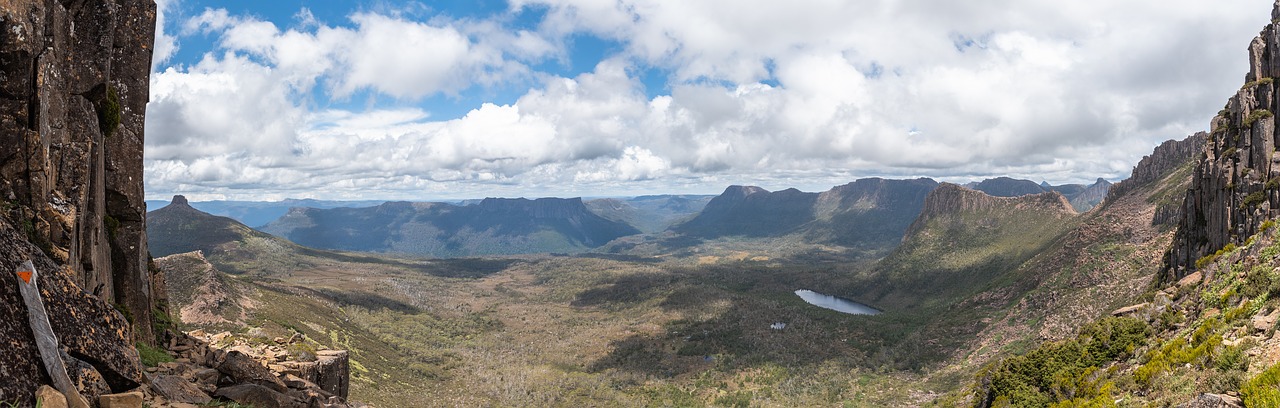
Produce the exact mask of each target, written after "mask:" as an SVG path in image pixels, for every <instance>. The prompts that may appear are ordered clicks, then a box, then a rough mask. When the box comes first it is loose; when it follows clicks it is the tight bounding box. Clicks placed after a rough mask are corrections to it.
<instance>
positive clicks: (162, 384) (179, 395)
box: [151, 374, 211, 404]
mask: <svg viewBox="0 0 1280 408" xmlns="http://www.w3.org/2000/svg"><path fill="white" fill-rule="evenodd" d="M151 390H152V391H155V392H156V394H159V395H161V396H163V397H165V398H167V399H168V400H169V401H174V402H185V403H188V404H203V403H206V402H209V400H211V398H209V395H208V394H205V393H204V391H201V390H200V388H199V387H197V386H196V385H195V384H192V383H191V382H190V381H187V379H185V378H182V377H179V376H176V375H167V374H161V375H157V376H155V377H152V378H151Z"/></svg>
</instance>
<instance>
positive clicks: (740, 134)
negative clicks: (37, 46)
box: [145, 0, 1271, 200]
mask: <svg viewBox="0 0 1280 408" xmlns="http://www.w3.org/2000/svg"><path fill="white" fill-rule="evenodd" d="M158 3H159V7H160V16H161V20H162V23H163V25H162V26H161V27H160V29H159V30H158V32H157V44H156V48H155V50H156V55H155V60H154V62H153V71H154V72H153V74H152V81H151V83H152V86H151V94H152V97H151V103H150V104H149V105H148V120H147V130H146V132H147V133H146V134H147V150H146V164H145V172H146V177H147V181H146V183H147V186H146V188H147V192H148V196H149V197H151V198H162V197H168V196H169V195H172V194H185V195H187V196H189V197H191V198H192V199H195V200H208V199H241V200H273V199H281V198H286V197H293V198H320V199H409V200H431V199H455V198H472V197H485V196H507V197H519V196H524V197H537V196H618V195H641V194H655V193H718V192H719V191H721V190H723V189H724V187H725V186H727V185H730V184H751V185H760V186H763V187H765V188H769V189H780V188H786V187H797V188H800V189H802V190H807V191H819V190H825V189H827V188H830V187H831V186H834V185H839V184H844V183H847V182H849V181H852V180H854V179H856V178H860V177H867V176H881V177H895V178H901V177H920V176H925V177H934V178H937V179H941V180H947V181H957V182H964V181H969V180H976V179H982V178H987V177H995V176H1005V175H1007V176H1013V177H1020V178H1029V179H1032V180H1035V181H1041V180H1047V181H1049V182H1050V183H1054V184H1061V183H1074V182H1084V183H1088V182H1092V181H1093V180H1094V179H1095V178H1098V177H1104V178H1107V179H1110V180H1113V181H1118V180H1119V179H1122V178H1124V177H1126V176H1127V175H1128V172H1129V170H1130V169H1131V168H1132V166H1133V165H1134V164H1135V163H1137V161H1138V159H1140V158H1141V157H1142V156H1143V155H1145V154H1147V153H1149V152H1150V151H1151V149H1152V148H1153V147H1154V146H1155V145H1157V144H1158V143H1160V142H1162V141H1164V140H1167V139H1173V138H1182V137H1185V136H1186V135H1188V134H1190V133H1193V132H1195V131H1200V130H1204V128H1205V127H1206V126H1207V123H1208V122H1209V120H1210V118H1211V116H1212V115H1213V114H1215V113H1216V112H1217V110H1218V108H1220V106H1221V105H1222V103H1223V102H1224V101H1225V100H1226V98H1227V97H1228V96H1230V95H1231V93H1232V92H1233V91H1234V90H1235V89H1237V88H1238V87H1239V86H1240V85H1241V83H1242V80H1241V78H1243V75H1244V73H1245V71H1246V70H1247V66H1246V58H1245V52H1244V49H1245V46H1246V45H1247V44H1248V41H1249V40H1250V39H1251V38H1252V37H1253V36H1254V35H1256V34H1257V32H1258V31H1259V30H1260V29H1261V28H1262V27H1263V26H1264V25H1265V24H1267V23H1268V22H1269V17H1270V14H1269V11H1270V7H1271V4H1270V3H1269V2H1266V1H1262V0H1228V1H1224V2H1202V1H1190V0H1188V1H1155V0H1138V1H1131V2H1113V1H1101V0H1097V1H1094V0H1089V1H1081V2H1060V1H1047V0H1045V1H1041V0H1031V1H1020V2H1015V3H1012V4H1011V3H1009V2H998V1H973V2H928V1H903V0H865V1H858V2H840V1H829V0H797V1H792V2H773V1H727V0H706V1H699V2H684V1H664V0H512V1H492V0H471V1H462V0H459V1H440V2H385V1H379V2H338V1H327V2H312V1H297V0H295V1H273V2H260V1H216V2H215V1H192V0H161V1H159V2H158Z"/></svg>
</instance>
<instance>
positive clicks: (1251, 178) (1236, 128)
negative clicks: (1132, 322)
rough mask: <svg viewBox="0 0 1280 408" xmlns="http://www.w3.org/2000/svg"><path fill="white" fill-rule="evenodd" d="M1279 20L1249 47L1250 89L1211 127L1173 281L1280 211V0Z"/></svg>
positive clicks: (1169, 261) (1172, 260)
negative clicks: (1278, 115)
mask: <svg viewBox="0 0 1280 408" xmlns="http://www.w3.org/2000/svg"><path fill="white" fill-rule="evenodd" d="M1271 18H1272V21H1273V23H1271V24H1267V26H1266V27H1265V28H1263V30H1262V32H1261V33H1259V34H1258V36H1257V37H1255V38H1254V39H1253V41H1252V42H1251V43H1249V48H1248V55H1249V73H1248V74H1247V75H1246V76H1245V80H1244V82H1245V84H1244V86H1242V87H1241V88H1240V89H1239V90H1238V91H1236V94H1235V95H1234V96H1232V97H1231V98H1230V99H1229V100H1228V101H1227V104H1226V106H1225V107H1223V109H1222V110H1221V111H1219V112H1218V115H1217V116H1215V117H1214V118H1213V120H1212V121H1211V122H1210V128H1211V129H1213V130H1212V131H1211V132H1210V133H1209V135H1208V137H1207V141H1206V143H1205V145H1204V149H1203V156H1202V157H1201V159H1200V161H1199V162H1198V163H1197V164H1196V167H1195V170H1194V173H1193V176H1192V184H1191V189H1190V190H1188V191H1187V193H1186V197H1185V201H1184V202H1183V208H1182V216H1181V217H1180V218H1179V222H1178V228H1179V230H1178V234H1177V237H1176V238H1175V240H1174V244H1173V248H1172V249H1170V251H1169V254H1168V256H1167V258H1166V266H1167V267H1166V273H1165V276H1164V279H1165V280H1169V281H1171V280H1173V279H1175V278H1178V277H1181V276H1185V275H1186V274H1187V273H1189V272H1190V269H1192V267H1194V265H1195V262H1196V260H1198V259H1199V258H1201V257H1203V256H1205V255H1207V254H1211V253H1213V252H1214V251H1217V250H1218V249H1220V248H1222V247H1224V246H1226V245H1227V244H1240V243H1242V240H1244V239H1247V238H1248V237H1249V236H1252V235H1254V234H1255V233H1257V232H1258V227H1259V226H1260V225H1261V224H1262V222H1263V221H1264V220H1267V219H1270V218H1273V217H1275V216H1276V215H1277V209H1280V166H1277V165H1278V164H1280V155H1276V154H1275V153H1276V145H1277V142H1280V140H1277V139H1278V138H1280V133H1277V129H1276V120H1275V116H1274V112H1280V100H1278V99H1277V98H1276V89H1277V88H1276V84H1275V83H1274V78H1276V77H1278V76H1280V24H1276V23H1275V22H1274V21H1280V3H1277V5H1276V8H1275V9H1274V10H1273V11H1272V16H1271Z"/></svg>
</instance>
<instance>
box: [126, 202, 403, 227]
mask: <svg viewBox="0 0 1280 408" xmlns="http://www.w3.org/2000/svg"><path fill="white" fill-rule="evenodd" d="M384 202H386V201H377V200H363V201H333V200H314V199H310V198H304V199H293V198H289V199H284V200H280V201H223V200H217V201H197V202H191V203H188V205H190V206H191V207H193V208H195V209H197V210H200V211H203V212H206V213H209V214H211V215H219V216H223V217H228V218H232V219H234V220H236V221H240V222H241V223H243V224H245V225H248V226H250V227H260V226H263V225H267V223H269V222H271V221H275V220H276V219H277V218H280V217H282V216H284V215H285V214H286V213H288V212H289V209H290V208H293V207H309V208H339V207H372V206H375V205H378V204H382V203H384ZM168 204H169V202H168V201H159V200H147V208H149V209H152V210H155V209H160V208H163V207H164V206H166V205H168Z"/></svg>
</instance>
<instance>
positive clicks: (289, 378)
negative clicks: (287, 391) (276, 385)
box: [283, 374, 320, 390]
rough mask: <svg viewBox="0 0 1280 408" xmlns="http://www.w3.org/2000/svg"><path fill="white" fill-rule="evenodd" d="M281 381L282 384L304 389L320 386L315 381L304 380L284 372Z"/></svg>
mask: <svg viewBox="0 0 1280 408" xmlns="http://www.w3.org/2000/svg"><path fill="white" fill-rule="evenodd" d="M283 381H284V385H286V386H288V387H289V388H293V389H299V390H305V389H308V388H317V389H318V388H320V386H318V385H316V384H315V383H313V382H311V381H307V380H304V379H302V378H300V377H298V376H296V375H293V374H285V375H284V379H283Z"/></svg>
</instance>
